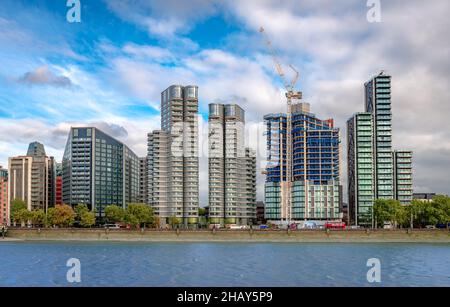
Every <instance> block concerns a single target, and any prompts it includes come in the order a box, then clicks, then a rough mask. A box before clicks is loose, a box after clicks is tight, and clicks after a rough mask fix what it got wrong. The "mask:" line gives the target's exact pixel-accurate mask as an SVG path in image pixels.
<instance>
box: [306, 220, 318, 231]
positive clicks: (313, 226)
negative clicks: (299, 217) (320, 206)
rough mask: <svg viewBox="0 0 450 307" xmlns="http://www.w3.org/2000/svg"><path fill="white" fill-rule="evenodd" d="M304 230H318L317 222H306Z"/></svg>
mask: <svg viewBox="0 0 450 307" xmlns="http://www.w3.org/2000/svg"><path fill="white" fill-rule="evenodd" d="M303 228H305V229H316V228H317V224H316V223H315V222H311V221H308V222H305V224H303Z"/></svg>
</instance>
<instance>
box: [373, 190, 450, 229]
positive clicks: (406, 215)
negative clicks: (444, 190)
mask: <svg viewBox="0 0 450 307" xmlns="http://www.w3.org/2000/svg"><path fill="white" fill-rule="evenodd" d="M373 209H374V218H375V223H376V226H377V227H383V225H384V223H386V222H389V223H391V224H392V225H393V226H394V227H396V228H397V227H414V228H423V227H425V226H427V225H433V226H435V225H438V224H443V225H446V224H448V223H449V222H450V197H448V196H444V195H437V196H435V197H434V198H433V200H432V201H431V202H424V201H420V200H413V201H412V203H411V205H405V206H403V205H401V204H400V202H399V201H397V200H392V199H377V200H376V201H375V204H374V208H373Z"/></svg>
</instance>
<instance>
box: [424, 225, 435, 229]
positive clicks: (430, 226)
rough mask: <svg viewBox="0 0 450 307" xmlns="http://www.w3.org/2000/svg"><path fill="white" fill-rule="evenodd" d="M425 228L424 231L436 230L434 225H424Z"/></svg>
mask: <svg viewBox="0 0 450 307" xmlns="http://www.w3.org/2000/svg"><path fill="white" fill-rule="evenodd" d="M425 228H426V229H436V226H434V225H426V226H425Z"/></svg>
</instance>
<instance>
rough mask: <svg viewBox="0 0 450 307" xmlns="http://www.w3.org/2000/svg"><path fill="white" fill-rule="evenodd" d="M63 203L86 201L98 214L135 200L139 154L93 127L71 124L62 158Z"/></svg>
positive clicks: (137, 189) (137, 188)
mask: <svg viewBox="0 0 450 307" xmlns="http://www.w3.org/2000/svg"><path fill="white" fill-rule="evenodd" d="M62 168H63V170H62V181H63V184H62V198H63V202H64V203H65V204H69V205H72V206H75V205H77V204H79V203H84V204H87V205H88V206H89V207H90V208H91V209H92V210H95V212H96V214H97V216H98V217H103V216H104V208H105V207H106V206H108V205H118V206H121V207H123V208H125V207H126V204H128V203H132V202H137V201H138V196H139V158H138V157H137V156H136V154H134V153H133V151H131V150H130V149H129V148H128V147H127V146H126V145H124V144H123V143H121V142H119V141H118V140H116V139H114V138H113V137H111V136H109V135H107V134H106V133H104V132H102V131H101V130H99V129H97V128H95V127H72V128H71V129H70V133H69V137H68V140H67V144H66V148H65V152H64V157H63V162H62Z"/></svg>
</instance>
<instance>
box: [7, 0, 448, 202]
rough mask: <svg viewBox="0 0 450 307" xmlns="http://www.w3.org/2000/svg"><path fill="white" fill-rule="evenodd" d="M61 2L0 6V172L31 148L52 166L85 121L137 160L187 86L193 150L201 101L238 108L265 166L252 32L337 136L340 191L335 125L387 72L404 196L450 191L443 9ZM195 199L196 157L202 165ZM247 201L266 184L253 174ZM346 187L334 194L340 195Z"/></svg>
mask: <svg viewBox="0 0 450 307" xmlns="http://www.w3.org/2000/svg"><path fill="white" fill-rule="evenodd" d="M80 3H81V10H80V12H81V22H80V23H70V22H68V21H67V18H66V15H67V11H68V10H69V9H70V8H69V7H67V6H66V0H2V1H1V3H0V164H1V165H4V166H7V161H8V157H10V156H16V155H23V154H25V153H26V150H27V147H28V144H29V143H30V142H32V141H39V142H42V143H43V144H44V145H45V148H46V151H47V154H49V155H53V156H55V158H56V159H57V160H58V161H60V160H61V159H62V154H63V151H64V146H65V142H66V140H67V135H68V132H69V129H70V127H71V126H88V125H90V126H92V125H94V126H96V127H98V128H100V129H102V130H104V131H105V132H107V133H109V134H111V135H112V136H114V137H116V138H118V139H119V140H121V141H123V142H124V143H125V144H127V145H128V146H129V147H130V148H131V149H132V150H134V151H135V152H136V154H138V155H139V156H144V155H145V154H146V146H147V144H146V142H147V137H146V135H147V133H148V132H151V131H152V130H155V129H158V128H159V127H160V93H161V91H163V90H164V89H166V88H167V87H169V86H170V85H172V84H182V85H188V84H195V85H198V86H199V111H200V114H199V122H200V128H201V129H200V131H202V132H201V135H200V142H201V145H202V146H205V144H207V142H205V140H206V136H205V130H206V129H207V107H208V104H209V103H213V102H223V103H237V104H239V105H240V106H241V107H243V108H244V109H245V110H246V122H247V127H248V128H249V129H248V132H247V139H248V143H249V146H251V147H254V148H255V149H257V151H258V173H260V171H261V168H262V167H263V160H264V155H265V151H264V144H265V142H264V136H263V123H262V118H263V116H264V115H265V114H267V113H272V112H276V113H278V112H284V111H285V102H284V99H283V84H282V82H281V81H280V79H279V77H278V75H277V74H276V71H275V69H274V64H273V61H272V58H271V56H270V54H269V53H268V50H267V48H266V45H265V41H264V38H263V36H262V35H261V34H260V33H259V31H258V30H259V28H260V26H264V28H265V29H266V33H267V34H268V35H269V37H270V40H271V41H272V45H273V47H274V49H275V50H276V53H277V55H278V57H279V60H280V62H281V63H282V65H283V67H284V69H285V71H286V74H287V77H288V78H291V77H292V75H291V74H290V69H289V65H293V66H295V67H296V68H297V69H298V70H299V72H300V79H299V82H298V83H297V88H298V89H299V90H301V91H302V92H303V97H304V101H305V102H309V103H310V104H311V109H312V112H313V113H315V114H316V115H317V117H319V118H321V119H327V118H334V120H335V125H336V126H337V127H339V128H340V129H341V144H342V152H341V153H342V164H341V174H342V184H343V185H344V187H346V183H347V181H346V177H347V169H346V167H347V164H346V127H345V126H346V125H345V123H346V121H347V119H348V118H349V117H351V116H352V114H354V113H355V112H362V111H364V95H363V89H364V88H363V86H364V82H365V81H367V80H368V79H370V78H371V77H372V76H374V75H376V74H377V73H378V72H379V71H380V70H384V71H386V72H387V73H388V74H390V75H391V76H392V112H393V146H394V148H395V149H408V150H413V151H414V156H413V160H414V163H413V167H414V170H413V174H414V191H415V192H436V193H445V194H450V176H449V173H450V120H448V116H449V114H450V103H449V102H450V92H449V85H450V62H449V59H450V38H449V36H448V33H447V32H448V29H450V20H449V18H448V13H449V12H450V2H449V1H447V0H442V1H439V0H431V1H422V0H410V1H402V0H389V1H384V0H381V1H380V4H381V6H380V8H381V9H380V13H381V14H380V17H381V20H380V22H369V21H368V18H367V12H368V11H369V9H370V7H368V6H367V1H365V0H345V1H332V0H329V1H325V0H305V1H302V0H296V1H294V0H293V1H280V0H273V1H272V0H245V1H220V0H219V1H212V0H190V1H181V0H178V1H175V0H164V1H159V0H155V1H151V0H147V1H143V0H142V1H141V0H103V1H102V0H80ZM200 161H201V164H200V168H201V169H200V194H201V205H206V204H207V191H208V188H207V186H208V183H207V182H208V181H207V180H208V179H207V162H206V161H207V159H206V155H205V154H204V155H201V157H200ZM257 179H258V199H260V200H262V199H263V184H264V177H263V176H262V175H261V174H259V175H258V178H257ZM344 190H346V189H344Z"/></svg>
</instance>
